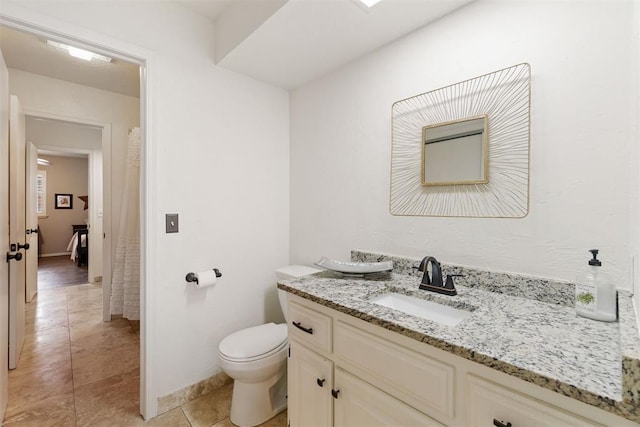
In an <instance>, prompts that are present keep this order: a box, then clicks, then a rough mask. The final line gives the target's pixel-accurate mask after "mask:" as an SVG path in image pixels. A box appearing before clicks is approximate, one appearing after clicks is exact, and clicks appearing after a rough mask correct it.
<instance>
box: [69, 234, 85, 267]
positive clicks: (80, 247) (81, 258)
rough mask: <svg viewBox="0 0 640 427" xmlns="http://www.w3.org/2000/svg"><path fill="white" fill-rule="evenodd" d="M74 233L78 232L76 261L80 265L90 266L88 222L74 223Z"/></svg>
mask: <svg viewBox="0 0 640 427" xmlns="http://www.w3.org/2000/svg"><path fill="white" fill-rule="evenodd" d="M71 227H72V228H73V234H76V233H78V236H77V239H78V240H77V242H78V243H77V245H76V262H77V263H78V267H82V265H86V266H89V229H88V228H87V224H72V225H71Z"/></svg>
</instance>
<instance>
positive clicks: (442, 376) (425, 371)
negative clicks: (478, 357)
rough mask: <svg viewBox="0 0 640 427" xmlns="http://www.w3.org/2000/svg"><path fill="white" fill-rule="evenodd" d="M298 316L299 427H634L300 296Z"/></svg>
mask: <svg viewBox="0 0 640 427" xmlns="http://www.w3.org/2000/svg"><path fill="white" fill-rule="evenodd" d="M288 312H289V341H290V353H289V359H288V387H289V388H288V390H289V391H288V407H289V415H288V416H289V425H290V427H308V426H318V427H319V426H323V427H326V426H336V427H343V426H344V427H349V426H367V427H369V426H383V425H386V426H401V425H402V426H417V425H420V426H461V427H462V426H477V427H488V426H489V427H490V426H498V427H501V426H505V427H506V426H509V425H511V426H513V427H532V426H536V427H537V426H554V427H555V426H560V425H562V426H598V425H602V424H597V423H595V422H593V421H590V420H588V419H586V418H583V417H588V418H593V419H596V420H598V421H599V422H602V423H603V424H605V425H607V424H608V425H616V426H622V425H634V424H633V423H631V422H630V421H627V420H624V419H622V418H619V417H616V416H613V415H611V414H608V413H606V412H604V411H602V410H599V409H597V408H594V407H591V406H588V405H586V404H583V403H581V402H577V401H575V400H573V399H569V398H568V397H565V396H560V395H559V394H557V393H554V392H552V391H550V390H545V389H542V388H540V387H537V386H534V385H532V384H529V383H526V382H524V381H522V380H519V379H517V378H514V377H511V376H508V375H506V374H502V373H499V372H497V371H495V370H493V369H490V368H487V367H485V366H481V365H479V364H477V363H473V362H471V361H468V360H466V359H463V358H460V357H458V356H455V355H453V354H451V353H448V352H444V351H442V350H439V349H435V348H433V347H431V346H428V345H426V344H424V343H421V342H419V341H416V340H413V339H410V338H407V337H405V336H402V335H400V334H397V333H393V332H391V331H389V330H387V329H383V328H381V327H378V326H375V325H373V324H371V323H368V322H364V321H362V320H359V319H356V318H353V317H351V316H348V315H346V314H344V313H340V312H338V311H335V310H333V309H329V308H327V307H324V306H321V305H319V304H316V303H314V302H311V301H309V300H306V299H303V298H300V297H298V296H295V295H291V294H289V295H288ZM516 390H517V391H516ZM523 390H524V391H523ZM527 392H529V393H530V395H529V394H526V393H527ZM545 400H546V401H545ZM554 404H555V405H559V406H560V407H561V408H562V409H561V408H559V407H558V406H555V405H554ZM569 411H572V412H573V413H572V412H569ZM576 413H580V414H582V415H583V416H578V415H576Z"/></svg>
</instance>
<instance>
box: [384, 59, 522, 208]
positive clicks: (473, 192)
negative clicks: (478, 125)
mask: <svg viewBox="0 0 640 427" xmlns="http://www.w3.org/2000/svg"><path fill="white" fill-rule="evenodd" d="M530 82H531V67H530V66H529V64H518V65H515V66H513V67H509V68H505V69H503V70H499V71H496V72H493V73H489V74H485V75H483V76H479V77H476V78H473V79H470V80H466V81H463V82H460V83H456V84H453V85H450V86H446V87H443V88H440V89H436V90H433V91H431V92H427V93H423V94H420V95H416V96H413V97H411V98H407V99H403V100H401V101H398V102H396V103H394V104H393V107H392V126H391V127H392V143H391V195H390V203H389V208H390V211H391V214H392V215H400V216H446V217H485V218H522V217H524V216H526V215H527V213H528V211H529V139H530V109H531V103H530V99H531V85H530ZM477 117H486V123H487V125H486V130H485V132H486V134H485V135H484V137H485V138H486V141H487V145H488V146H487V150H486V151H484V152H482V154H481V156H482V157H483V158H482V162H483V163H482V164H484V165H486V169H485V170H484V171H483V172H484V173H486V174H487V176H486V182H473V183H462V181H465V182H467V181H468V180H466V179H462V180H460V183H459V182H456V181H455V180H454V181H450V182H446V183H444V184H438V185H425V172H424V168H425V154H424V153H425V144H429V143H431V142H432V141H429V140H428V139H427V138H426V136H425V133H424V132H425V129H430V128H437V127H438V126H439V125H444V124H448V123H454V122H464V121H467V120H470V119H472V118H477ZM444 139H447V138H444ZM449 139H453V138H449ZM458 142H459V141H458ZM485 156H486V158H487V159H488V162H485V161H484V157H485ZM443 161H447V162H450V163H446V164H444V165H443V166H444V167H443V169H446V168H448V167H453V166H455V165H456V160H455V159H449V160H443ZM482 181H485V179H483V180H482Z"/></svg>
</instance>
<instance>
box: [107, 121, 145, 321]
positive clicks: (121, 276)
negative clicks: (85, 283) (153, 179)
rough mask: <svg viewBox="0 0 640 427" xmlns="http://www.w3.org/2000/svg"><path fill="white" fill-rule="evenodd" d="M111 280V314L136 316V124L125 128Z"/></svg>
mask: <svg viewBox="0 0 640 427" xmlns="http://www.w3.org/2000/svg"><path fill="white" fill-rule="evenodd" d="M120 209H121V210H120V226H119V227H118V238H117V241H116V252H115V259H114V263H113V274H112V280H111V314H112V315H119V314H121V315H122V317H124V318H126V319H130V320H139V319H140V128H137V127H136V128H133V129H131V131H130V132H129V143H128V147H127V170H126V172H125V183H124V192H123V193H122V204H121V208H120Z"/></svg>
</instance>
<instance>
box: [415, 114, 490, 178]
mask: <svg viewBox="0 0 640 427" xmlns="http://www.w3.org/2000/svg"><path fill="white" fill-rule="evenodd" d="M421 160H422V185H423V186H436V185H465V184H486V183H488V182H489V171H488V169H489V140H488V117H487V116H486V115H482V116H475V117H470V118H465V119H460V120H454V121H450V122H445V123H437V124H433V125H429V126H424V127H423V128H422V156H421Z"/></svg>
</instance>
